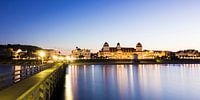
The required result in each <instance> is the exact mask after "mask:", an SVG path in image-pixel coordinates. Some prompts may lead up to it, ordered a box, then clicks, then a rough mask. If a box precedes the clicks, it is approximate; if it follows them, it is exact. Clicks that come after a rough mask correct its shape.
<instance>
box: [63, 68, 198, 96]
mask: <svg viewBox="0 0 200 100" xmlns="http://www.w3.org/2000/svg"><path fill="white" fill-rule="evenodd" d="M199 93H200V64H175V65H173V64H170V65H164V64H161V65H157V64H155V65H69V66H68V68H67V75H66V84H65V99H66V100H73V99H75V100H77V99H81V100H83V99H85V100H90V99H97V100H104V99H112V100H127V99H144V100H149V99H153V100H158V99H165V100H169V99H189V100H191V99H200V95H199Z"/></svg>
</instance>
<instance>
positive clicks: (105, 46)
mask: <svg viewBox="0 0 200 100" xmlns="http://www.w3.org/2000/svg"><path fill="white" fill-rule="evenodd" d="M103 51H104V52H105V51H107V52H108V51H109V44H108V43H107V42H105V43H104V45H103Z"/></svg>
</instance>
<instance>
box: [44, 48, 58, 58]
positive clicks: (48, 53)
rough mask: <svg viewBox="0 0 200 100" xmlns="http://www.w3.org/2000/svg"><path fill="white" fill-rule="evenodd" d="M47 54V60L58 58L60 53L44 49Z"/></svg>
mask: <svg viewBox="0 0 200 100" xmlns="http://www.w3.org/2000/svg"><path fill="white" fill-rule="evenodd" d="M45 51H46V52H47V56H48V59H53V57H54V56H59V55H60V51H59V50H54V49H45Z"/></svg>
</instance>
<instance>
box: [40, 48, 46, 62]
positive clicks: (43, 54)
mask: <svg viewBox="0 0 200 100" xmlns="http://www.w3.org/2000/svg"><path fill="white" fill-rule="evenodd" d="M39 56H40V57H41V58H42V64H43V62H44V57H45V52H44V51H40V52H39Z"/></svg>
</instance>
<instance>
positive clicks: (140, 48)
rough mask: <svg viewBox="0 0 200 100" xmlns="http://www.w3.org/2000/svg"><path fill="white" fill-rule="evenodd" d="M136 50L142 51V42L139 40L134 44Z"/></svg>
mask: <svg viewBox="0 0 200 100" xmlns="http://www.w3.org/2000/svg"><path fill="white" fill-rule="evenodd" d="M136 51H142V44H141V43H140V42H139V43H137V45H136Z"/></svg>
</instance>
